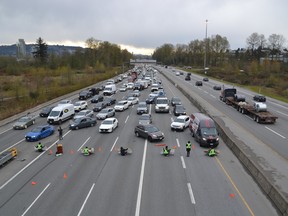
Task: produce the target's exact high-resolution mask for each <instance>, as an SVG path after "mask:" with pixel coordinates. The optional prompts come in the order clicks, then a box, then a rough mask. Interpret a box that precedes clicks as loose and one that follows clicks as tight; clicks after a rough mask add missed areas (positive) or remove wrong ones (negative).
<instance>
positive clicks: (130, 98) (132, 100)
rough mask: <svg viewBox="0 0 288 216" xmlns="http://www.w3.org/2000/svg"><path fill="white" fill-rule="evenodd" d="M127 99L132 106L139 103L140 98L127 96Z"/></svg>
mask: <svg viewBox="0 0 288 216" xmlns="http://www.w3.org/2000/svg"><path fill="white" fill-rule="evenodd" d="M127 101H128V104H129V105H130V106H132V105H134V104H138V102H139V99H138V97H129V98H127Z"/></svg>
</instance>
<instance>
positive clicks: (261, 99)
mask: <svg viewBox="0 0 288 216" xmlns="http://www.w3.org/2000/svg"><path fill="white" fill-rule="evenodd" d="M253 100H254V101H258V102H266V97H265V96H264V95H254V96H253Z"/></svg>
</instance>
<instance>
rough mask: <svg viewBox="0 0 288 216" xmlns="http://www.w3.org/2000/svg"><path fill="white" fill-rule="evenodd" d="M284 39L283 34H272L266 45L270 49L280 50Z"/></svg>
mask: <svg viewBox="0 0 288 216" xmlns="http://www.w3.org/2000/svg"><path fill="white" fill-rule="evenodd" d="M285 41H286V39H285V38H284V36H283V35H278V34H272V35H270V36H269V38H268V42H269V44H268V46H269V48H270V49H271V50H278V51H279V50H281V49H282V48H283V45H284V43H285Z"/></svg>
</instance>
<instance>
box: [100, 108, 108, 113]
mask: <svg viewBox="0 0 288 216" xmlns="http://www.w3.org/2000/svg"><path fill="white" fill-rule="evenodd" d="M108 112H109V110H108V109H103V110H101V111H100V112H99V113H108Z"/></svg>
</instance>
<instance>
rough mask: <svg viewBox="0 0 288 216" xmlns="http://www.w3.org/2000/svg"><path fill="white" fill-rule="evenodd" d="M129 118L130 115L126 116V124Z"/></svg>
mask: <svg viewBox="0 0 288 216" xmlns="http://www.w3.org/2000/svg"><path fill="white" fill-rule="evenodd" d="M128 119H129V115H128V116H127V117H126V120H125V124H126V123H127V121H128Z"/></svg>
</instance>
